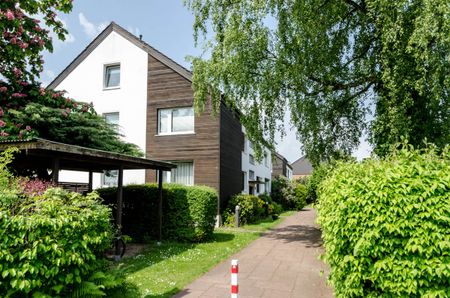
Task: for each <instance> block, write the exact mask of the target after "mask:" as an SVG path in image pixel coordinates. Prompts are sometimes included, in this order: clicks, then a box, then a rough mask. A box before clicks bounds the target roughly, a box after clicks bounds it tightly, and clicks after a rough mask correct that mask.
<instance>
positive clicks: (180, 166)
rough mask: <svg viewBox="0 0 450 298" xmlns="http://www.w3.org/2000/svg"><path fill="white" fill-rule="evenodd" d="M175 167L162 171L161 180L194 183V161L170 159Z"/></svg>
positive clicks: (184, 183) (185, 183) (186, 183)
mask: <svg viewBox="0 0 450 298" xmlns="http://www.w3.org/2000/svg"><path fill="white" fill-rule="evenodd" d="M170 162H171V163H173V164H175V165H176V166H177V167H176V168H174V169H172V170H171V171H170V172H167V171H164V172H163V182H165V183H178V184H183V185H194V163H193V162H192V161H189V162H186V161H183V162H179V161H170Z"/></svg>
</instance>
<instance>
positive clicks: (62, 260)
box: [0, 189, 112, 297]
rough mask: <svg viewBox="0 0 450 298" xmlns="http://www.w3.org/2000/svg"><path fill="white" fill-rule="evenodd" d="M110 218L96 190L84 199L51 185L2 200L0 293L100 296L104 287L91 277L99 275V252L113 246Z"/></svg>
mask: <svg viewBox="0 0 450 298" xmlns="http://www.w3.org/2000/svg"><path fill="white" fill-rule="evenodd" d="M10 202H11V201H10ZM110 218H111V211H110V210H109V208H107V207H106V206H104V205H102V204H101V203H100V202H99V197H98V196H97V195H96V194H95V193H92V194H89V195H87V196H86V197H83V196H81V195H80V194H77V193H69V192H66V191H63V190H61V189H49V190H47V191H46V192H45V193H44V194H43V195H42V196H38V197H16V200H15V202H13V204H2V205H1V207H0V231H1V233H0V272H2V273H1V276H2V279H1V280H0V293H2V294H3V295H6V296H8V295H11V296H14V297H16V296H17V297H25V296H27V297H28V294H29V293H33V294H34V295H37V294H39V293H40V294H42V295H44V294H45V295H49V296H51V297H55V296H64V297H67V296H70V294H71V293H74V292H79V291H82V292H83V291H84V292H89V293H91V294H98V295H100V294H102V291H101V289H102V288H103V286H101V285H100V286H98V285H96V284H95V283H94V282H89V280H90V279H91V280H92V278H94V279H95V278H96V276H97V277H98V276H99V274H101V273H98V272H97V271H98V270H100V269H101V268H102V265H103V262H102V256H103V252H104V251H105V249H106V248H107V247H109V246H110V245H111V239H112V238H111V225H110ZM96 272H97V273H96ZM24 295H25V296H24Z"/></svg>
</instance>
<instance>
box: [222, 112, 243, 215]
mask: <svg viewBox="0 0 450 298" xmlns="http://www.w3.org/2000/svg"><path fill="white" fill-rule="evenodd" d="M244 141H245V138H244V134H243V133H242V127H241V122H240V121H239V119H238V116H237V115H236V113H233V112H231V111H230V110H229V109H228V108H226V107H225V106H224V105H222V106H221V108H220V197H221V209H222V210H223V208H226V206H225V205H226V203H227V200H226V199H227V198H229V197H230V196H232V195H234V194H237V193H240V192H241V191H242V190H243V189H244V181H243V174H242V151H243V150H244Z"/></svg>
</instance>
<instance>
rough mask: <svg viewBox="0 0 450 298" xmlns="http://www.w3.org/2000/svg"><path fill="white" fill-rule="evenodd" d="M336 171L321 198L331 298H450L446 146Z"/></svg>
mask: <svg viewBox="0 0 450 298" xmlns="http://www.w3.org/2000/svg"><path fill="white" fill-rule="evenodd" d="M403 147H404V148H403V149H401V150H400V151H398V152H396V153H393V154H391V155H390V156H388V157H387V158H385V159H381V160H380V159H371V160H365V161H364V162H361V163H356V162H347V163H343V162H340V163H338V165H337V167H336V168H335V169H334V170H333V172H332V173H331V174H330V176H329V177H328V178H327V179H326V180H325V181H324V182H323V183H322V184H321V187H320V191H319V223H320V225H321V227H322V231H323V239H324V244H325V248H326V253H325V260H326V261H327V262H328V263H329V264H330V266H331V274H330V280H331V282H332V284H333V286H334V289H335V292H336V296H337V297H449V296H450V233H449V231H450V146H447V147H446V148H445V149H444V150H443V152H442V153H441V154H438V153H436V149H435V148H434V147H433V148H428V149H425V150H422V151H420V150H417V149H416V150H414V149H412V146H411V147H410V146H403Z"/></svg>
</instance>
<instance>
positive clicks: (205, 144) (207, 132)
mask: <svg viewBox="0 0 450 298" xmlns="http://www.w3.org/2000/svg"><path fill="white" fill-rule="evenodd" d="M147 98H148V100H147V140H146V142H147V144H146V154H147V157H148V158H152V159H158V160H165V161H193V163H194V183H195V184H197V185H207V186H211V187H214V188H215V189H217V190H218V191H219V190H220V181H219V166H220V165H219V161H220V160H219V154H220V152H219V137H220V136H219V134H220V127H219V124H220V119H219V116H217V117H216V118H215V117H213V116H212V113H211V107H210V106H208V107H207V108H206V110H205V112H204V113H202V114H201V115H196V116H195V120H194V121H195V124H194V125H195V128H194V130H195V134H188V135H170V136H157V129H158V126H157V122H158V116H157V113H158V109H160V108H175V107H187V106H192V104H193V91H192V87H191V82H190V81H188V80H187V79H186V78H184V77H183V76H181V75H180V74H178V73H176V72H175V71H173V70H172V69H171V68H169V67H167V66H166V65H165V64H163V63H161V62H160V61H158V60H157V59H155V58H154V57H153V56H151V55H150V56H149V66H148V97H147ZM146 181H147V182H155V181H156V173H155V171H151V170H150V171H147V173H146Z"/></svg>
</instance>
